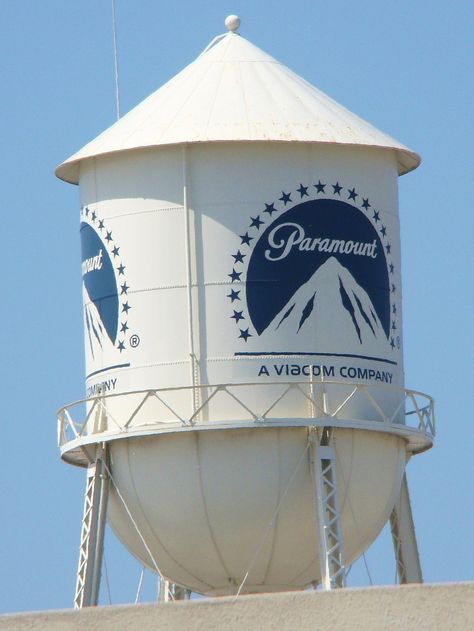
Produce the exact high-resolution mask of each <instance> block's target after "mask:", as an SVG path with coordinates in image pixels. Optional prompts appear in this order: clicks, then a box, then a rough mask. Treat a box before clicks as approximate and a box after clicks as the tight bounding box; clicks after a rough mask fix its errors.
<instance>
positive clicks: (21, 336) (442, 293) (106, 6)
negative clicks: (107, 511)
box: [0, 0, 474, 612]
mask: <svg viewBox="0 0 474 631" xmlns="http://www.w3.org/2000/svg"><path fill="white" fill-rule="evenodd" d="M116 4H117V21H118V35H119V53H120V68H121V88H122V90H121V96H122V109H123V111H124V112H125V111H128V110H129V109H130V108H132V107H133V106H134V105H136V104H137V103H139V102H140V101H141V100H142V99H143V98H144V97H145V96H147V95H148V94H150V93H151V92H152V91H154V90H155V89H157V88H158V87H159V86H160V85H162V84H163V83H164V82H165V81H166V80H167V79H169V78H170V77H171V76H173V75H174V74H175V73H176V72H178V71H179V70H180V69H181V68H182V67H184V65H186V64H187V63H189V62H190V61H192V60H193V59H194V58H195V57H196V56H197V55H198V54H199V53H200V52H201V51H202V49H203V48H204V47H205V46H206V45H207V44H208V42H209V41H210V40H211V39H212V38H213V37H214V36H215V35H217V34H219V33H221V32H223V30H224V28H223V20H224V18H225V17H226V15H228V14H229V13H238V14H239V15H240V16H241V18H242V27H241V33H242V35H244V36H245V37H247V38H248V39H250V40H251V41H252V42H254V43H255V44H256V45H258V46H260V47H261V48H263V50H265V51H267V52H268V53H270V54H272V55H273V56H274V57H276V58H277V59H279V60H281V61H282V62H284V63H285V64H286V65H288V66H289V67H291V68H292V69H293V70H295V71H296V72H297V73H299V74H301V75H302V76H303V77H305V78H306V79H308V80H309V81H310V82H311V83H313V84H314V85H316V86H317V87H319V88H320V89H322V90H323V91H324V92H326V93H327V94H329V95H330V96H332V97H333V98H335V99H336V100H337V101H339V102H341V103H342V104H344V105H345V106H346V107H348V108H349V109H351V110H352V111H354V112H355V113H357V114H359V115H360V116H362V117H363V118H365V119H366V120H368V121H370V122H371V123H373V124H374V125H376V126H377V127H379V128H380V129H382V130H384V131H386V132H388V133H390V134H391V135H393V136H394V137H395V138H397V139H399V140H400V141H402V142H404V143H405V144H407V145H408V146H409V147H410V148H412V149H414V150H416V151H417V152H419V153H420V154H421V155H422V158H423V163H422V165H421V167H420V168H419V169H418V170H416V171H415V172H413V173H411V174H409V175H406V176H404V177H402V178H401V179H400V210H401V224H402V255H403V282H404V335H405V366H406V383H407V386H409V387H412V388H414V389H419V390H422V391H425V392H428V393H430V394H432V395H433V396H434V397H435V399H436V402H437V421H438V438H437V443H436V446H435V448H434V449H433V450H432V451H431V452H428V453H426V454H423V455H421V456H418V457H417V458H415V459H414V461H412V462H411V463H410V464H409V466H408V476H409V484H410V490H411V496H412V501H413V509H414V516H415V521H416V527H417V534H418V541H419V546H420V552H421V559H422V565H423V570H424V575H425V579H426V581H427V582H438V581H459V580H473V579H474V569H473V568H474V553H473V527H472V524H473V522H474V507H473V499H472V498H473V479H474V475H473V464H472V463H473V457H472V453H471V452H472V449H473V445H474V435H473V429H472V428H473V423H472V403H471V402H472V389H473V381H472V364H473V361H472V360H473V350H474V349H473V343H472V342H473V334H472V295H473V286H472V285H473V283H472V276H473V260H472V242H473V223H474V222H473V219H472V217H473V211H472V195H473V183H472V174H473V161H472V154H473V151H472V145H473V133H472V131H473V129H472V102H473V82H472V68H473V61H474V60H473V50H472V32H473V26H474V21H473V9H472V2H468V1H467V0H453V1H452V2H449V3H448V2H440V1H439V0H438V1H435V2H431V3H426V2H413V0H399V1H398V2H396V3H393V2H391V3H387V2H380V0H378V1H375V0H363V1H362V2H354V1H353V0H351V1H349V0H335V1H334V2H331V3H328V2H315V1H314V0H311V1H310V0H293V1H292V2H281V3H277V2H270V1H269V0H260V1H259V2H255V1H252V2H251V1H250V0H247V1H244V0H235V1H234V2H228V1H227V0H220V1H219V2H218V1H209V0H208V1H202V2H190V1H189V0H183V1H181V2H179V3H175V2H169V3H163V2H156V0H136V1H134V2H131V1H130V0H128V1H127V0H116ZM0 24H1V27H0V29H1V35H0V70H1V75H0V81H1V83H0V85H1V88H0V89H1V96H2V98H1V116H0V138H1V144H0V169H1V173H2V176H1V183H2V197H1V206H2V220H3V229H2V256H1V259H2V287H3V301H2V308H1V311H0V325H1V327H0V331H1V348H2V355H1V357H2V368H1V373H2V379H1V383H2V400H3V409H2V413H1V421H0V422H1V443H0V444H1V447H0V449H1V459H2V470H3V473H2V475H1V477H0V484H1V489H0V493H1V498H2V511H1V512H2V518H1V520H0V612H12V611H24V610H34V609H51V608H64V607H70V606H71V603H72V599H73V595H74V585H75V571H76V567H77V559H78V545H79V535H80V527H81V517H82V508H83V491H84V484H85V476H84V471H82V470H77V469H74V468H72V467H70V466H68V465H65V464H63V463H62V462H61V461H60V459H59V455H58V450H57V448H56V422H55V410H56V409H57V408H58V407H59V406H60V405H63V404H65V403H68V402H71V401H73V400H75V399H78V398H81V397H82V396H83V394H84V389H83V375H84V363H83V338H82V312H81V309H82V306H81V300H82V293H81V272H80V258H79V235H78V223H79V221H78V220H79V198H78V189H77V188H76V187H73V186H71V185H67V184H65V183H63V182H60V181H59V180H57V179H56V178H55V177H54V175H53V170H54V167H55V166H56V165H57V164H58V163H60V162H61V161H62V160H63V159H65V158H66V157H68V156H69V155H70V154H71V153H73V152H74V151H76V150H77V149H79V148H80V147H82V146H83V145H84V144H85V143H86V142H87V141H88V140H90V139H92V138H93V137H95V136H96V135H97V134H98V133H99V132H101V131H102V130H104V129H105V128H106V127H108V126H109V125H110V124H111V123H112V122H113V121H114V117H115V103H114V98H115V97H114V69H113V48H112V31H111V3H110V0H81V1H80V2H64V0H44V1H42V2H37V0H25V1H22V2H18V1H16V0H3V1H2V3H1V6H0ZM390 545H391V543H390V539H389V538H388V536H386V533H385V536H384V537H382V540H381V541H380V542H379V543H378V544H376V546H375V548H374V549H373V550H371V551H369V552H368V555H367V559H368V564H369V569H370V572H371V574H372V577H373V580H374V582H376V583H391V582H393V577H394V571H395V570H394V564H393V558H392V553H391V548H390ZM106 559H107V565H108V573H109V579H110V585H111V591H112V599H113V602H131V601H133V600H134V597H135V590H136V586H137V582H138V577H139V574H140V566H138V565H137V564H136V563H135V562H134V561H133V560H132V559H130V557H128V555H127V553H126V552H124V551H123V549H121V547H120V545H119V544H118V543H117V542H115V541H114V539H113V537H112V536H111V535H110V533H108V536H107V541H106ZM367 583H368V578H367V574H366V572H365V569H364V567H363V565H362V564H358V566H357V567H356V568H355V569H354V570H353V572H352V573H351V577H350V584H352V585H365V584H367ZM154 589H155V585H154V581H153V579H152V577H151V575H150V576H147V579H146V585H145V590H144V598H145V599H148V600H150V599H152V598H153V595H154ZM106 601H107V599H106V595H105V594H103V596H102V602H106Z"/></svg>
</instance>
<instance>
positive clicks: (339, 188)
mask: <svg viewBox="0 0 474 631" xmlns="http://www.w3.org/2000/svg"><path fill="white" fill-rule="evenodd" d="M332 187H333V189H334V194H337V195H340V194H341V191H342V186H339V182H336V183H335V184H332Z"/></svg>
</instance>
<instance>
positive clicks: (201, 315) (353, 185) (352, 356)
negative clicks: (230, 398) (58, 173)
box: [80, 143, 403, 423]
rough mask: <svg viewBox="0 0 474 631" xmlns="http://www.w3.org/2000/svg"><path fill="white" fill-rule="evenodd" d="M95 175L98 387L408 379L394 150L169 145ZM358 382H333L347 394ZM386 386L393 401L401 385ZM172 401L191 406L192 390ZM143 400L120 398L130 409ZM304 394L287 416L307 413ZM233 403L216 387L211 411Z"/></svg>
mask: <svg viewBox="0 0 474 631" xmlns="http://www.w3.org/2000/svg"><path fill="white" fill-rule="evenodd" d="M184 152H185V153H184ZM183 160H185V161H186V164H185V169H183ZM183 171H185V172H186V182H185V181H184V179H183ZM318 183H319V184H318ZM80 186H81V200H82V219H81V221H82V223H81V238H82V243H83V273H84V276H83V279H84V297H85V342H86V358H87V374H88V378H87V383H86V387H87V392H88V394H89V395H94V394H95V393H97V391H98V388H100V387H102V389H103V391H105V392H106V393H116V394H117V393H123V392H130V391H135V390H144V389H148V388H177V387H182V386H192V385H193V375H195V377H194V379H195V381H194V383H198V384H200V385H203V384H204V385H205V384H217V383H246V382H261V383H265V382H268V383H273V382H278V381H281V382H289V381H303V382H304V381H308V380H309V379H315V380H317V379H321V378H322V379H326V380H335V381H342V382H344V381H347V382H348V383H353V382H355V381H357V382H362V383H367V384H381V385H388V386H401V387H403V366H402V361H403V360H402V349H401V339H402V337H401V291H400V253H399V252H400V249H399V221H398V209H397V168H396V164H395V160H394V157H393V154H391V153H390V152H386V151H382V150H369V149H361V148H359V147H357V148H350V147H342V148H340V147H334V146H321V145H319V146H318V145H312V146H304V145H297V144H283V143H278V144H272V143H268V144H266V145H265V144H263V143H257V144H250V143H238V144H233V145H232V144H230V143H228V144H225V143H222V144H209V145H193V146H190V147H188V148H187V149H186V150H183V148H182V147H165V148H160V149H154V150H146V151H142V152H133V153H129V154H125V155H123V156H120V155H118V156H114V157H107V156H104V157H101V158H97V159H96V160H94V161H89V162H88V163H86V164H85V165H84V166H83V167H82V168H81V184H80ZM185 186H186V194H187V202H188V210H187V213H188V219H189V227H190V235H191V238H190V242H189V250H190V251H189V256H190V261H191V264H192V269H191V270H190V276H188V271H187V253H186V248H187V234H186V216H185V215H186V210H185V208H184V204H183V190H184V187H185ZM318 186H319V191H318ZM285 196H288V199H287V200H286V201H285ZM282 198H283V201H282ZM364 206H365V207H364ZM266 209H267V210H268V212H266ZM346 252H347V253H346ZM94 261H96V262H97V266H99V265H100V269H94ZM97 266H96V267H97ZM189 286H190V287H191V308H190V304H189V301H188V287H189ZM90 288H92V289H91V290H90ZM91 294H92V295H91ZM190 317H191V318H192V321H191V326H192V336H193V344H194V347H193V348H191V347H190V336H189V327H190V322H189V319H190ZM191 355H194V356H195V365H194V368H193V358H192V357H191ZM240 392H243V389H241V391H240ZM345 394H346V392H345V390H344V389H342V390H341V393H340V396H338V395H337V393H336V390H335V389H334V388H333V390H332V392H331V395H332V396H333V397H335V400H334V402H333V404H334V405H336V404H337V403H338V402H339V400H340V397H341V396H345ZM268 395H269V397H270V400H271V398H272V397H273V396H274V389H272V387H271V386H270V387H269V388H268ZM331 395H330V396H331ZM245 396H246V397H250V399H248V400H249V401H251V400H252V392H251V390H249V391H248V392H247V393H246V394H245ZM257 396H258V397H259V399H261V398H262V396H263V397H265V394H263V389H259V392H258V394H257ZM380 396H381V399H380V400H381V401H383V400H388V401H389V404H390V407H392V403H393V402H392V400H391V397H393V396H394V395H392V394H390V393H388V392H384V391H381V395H380ZM397 396H399V395H397ZM173 401H174V402H175V403H176V405H177V406H178V408H179V412H180V413H182V414H184V415H186V414H187V413H190V408H189V406H190V405H192V397H191V396H190V394H189V392H185V393H184V392H183V393H181V394H179V395H178V396H177V399H176V400H175V399H173ZM134 404H135V400H134V399H133V397H128V400H127V402H125V401H124V400H121V401H120V402H118V401H116V402H111V403H109V405H111V406H114V405H117V406H118V407H119V408H120V409H121V414H122V415H123V414H124V407H123V406H124V405H125V406H127V405H128V406H130V409H132V407H133V405H134ZM302 404H304V403H303V402H302ZM289 405H290V408H289V409H288V410H287V413H285V410H283V409H282V410H280V413H281V414H283V416H288V417H290V418H291V417H295V416H296V417H299V416H302V415H301V414H299V413H298V410H297V409H295V408H294V404H293V402H290V403H289ZM362 405H363V406H364V410H363V411H362V418H365V419H367V418H369V419H370V418H371V415H373V414H374V410H371V411H370V410H368V409H367V406H366V404H365V403H363V404H362ZM226 408H228V402H226V404H225V405H224V406H220V405H219V403H218V402H217V401H216V402H215V403H214V404H212V405H209V408H208V409H207V410H206V413H208V415H209V418H215V419H225V418H226ZM356 408H357V400H355V401H354V404H353V407H352V408H350V407H348V408H347V410H346V413H347V415H348V418H353V417H354V413H356V412H357V409H356ZM110 411H111V413H112V414H113V407H112V408H111V410H110ZM125 413H126V410H125ZM357 414H358V412H357ZM367 415H368V416H367ZM400 420H402V419H401V418H400ZM141 421H142V419H141V417H140V415H138V416H137V417H136V418H135V420H134V422H135V423H140V422H141Z"/></svg>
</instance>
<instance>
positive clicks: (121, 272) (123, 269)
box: [117, 263, 125, 276]
mask: <svg viewBox="0 0 474 631" xmlns="http://www.w3.org/2000/svg"><path fill="white" fill-rule="evenodd" d="M117 272H118V273H119V276H123V275H124V273H125V265H122V263H120V265H119V266H118V267H117Z"/></svg>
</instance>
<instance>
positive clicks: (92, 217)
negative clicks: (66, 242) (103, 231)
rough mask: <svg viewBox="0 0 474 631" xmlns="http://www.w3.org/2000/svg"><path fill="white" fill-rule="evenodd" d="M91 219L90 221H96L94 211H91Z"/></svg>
mask: <svg viewBox="0 0 474 631" xmlns="http://www.w3.org/2000/svg"><path fill="white" fill-rule="evenodd" d="M91 219H92V221H95V220H96V219H97V213H96V212H95V210H93V211H92V215H91Z"/></svg>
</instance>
